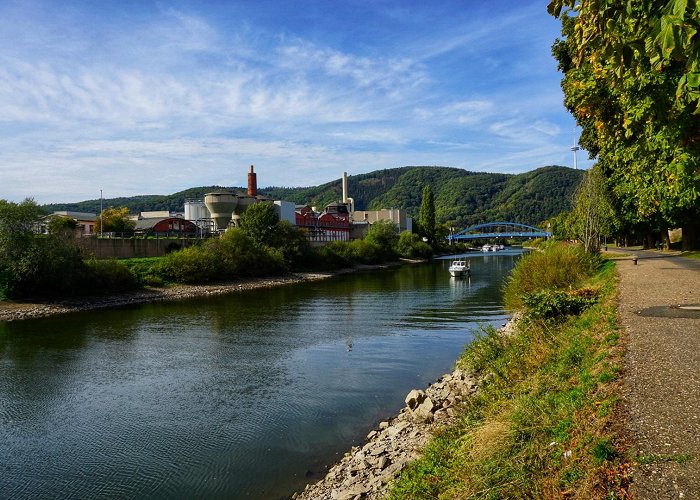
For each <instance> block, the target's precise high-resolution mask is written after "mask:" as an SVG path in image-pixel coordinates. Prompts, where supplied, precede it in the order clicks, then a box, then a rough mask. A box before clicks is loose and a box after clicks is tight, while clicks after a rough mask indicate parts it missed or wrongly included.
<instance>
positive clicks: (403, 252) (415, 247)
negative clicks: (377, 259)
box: [395, 231, 433, 259]
mask: <svg viewBox="0 0 700 500" xmlns="http://www.w3.org/2000/svg"><path fill="white" fill-rule="evenodd" d="M395 251H396V253H397V254H399V255H400V256H401V257H405V258H407V259H415V258H423V259H427V258H430V257H432V255H433V248H432V247H431V246H430V245H428V244H427V243H426V242H425V241H423V240H422V239H421V237H420V236H418V235H417V234H414V233H411V232H409V231H404V232H402V233H401V234H400V235H399V239H398V241H397V242H396V247H395Z"/></svg>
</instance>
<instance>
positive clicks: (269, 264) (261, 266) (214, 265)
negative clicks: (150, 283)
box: [158, 228, 285, 283]
mask: <svg viewBox="0 0 700 500" xmlns="http://www.w3.org/2000/svg"><path fill="white" fill-rule="evenodd" d="M284 267H285V266H284V255H283V253H282V251H281V250H279V249H273V248H269V247H266V246H264V245H263V246H260V245H258V244H257V243H256V242H255V241H253V239H251V238H250V236H248V235H247V234H246V233H245V232H243V231H242V230H240V229H237V228H236V229H230V230H228V231H226V233H224V235H223V236H222V237H221V238H215V239H211V240H208V241H206V242H205V243H204V244H203V245H201V246H193V247H188V248H185V249H182V250H179V251H176V252H172V253H169V254H167V255H166V256H165V257H163V260H162V261H161V264H160V265H159V273H158V274H159V276H160V277H161V278H162V279H165V280H169V281H176V282H179V283H206V282H211V281H219V280H223V279H229V278H236V277H241V276H269V275H272V274H279V273H281V272H283V271H284Z"/></svg>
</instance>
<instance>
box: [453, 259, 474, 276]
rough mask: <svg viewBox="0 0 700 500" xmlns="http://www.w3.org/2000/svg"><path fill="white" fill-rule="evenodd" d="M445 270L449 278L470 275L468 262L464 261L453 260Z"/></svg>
mask: <svg viewBox="0 0 700 500" xmlns="http://www.w3.org/2000/svg"><path fill="white" fill-rule="evenodd" d="M447 270H448V271H449V272H450V276H453V277H455V278H459V277H461V276H471V275H472V271H471V268H470V266H469V262H467V261H464V260H453V261H452V263H451V264H450V267H448V268H447Z"/></svg>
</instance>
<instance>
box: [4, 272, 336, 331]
mask: <svg viewBox="0 0 700 500" xmlns="http://www.w3.org/2000/svg"><path fill="white" fill-rule="evenodd" d="M333 274H334V273H302V274H290V275H286V276H278V277H274V278H248V279H242V280H238V281H232V282H227V283H219V284H209V285H176V286H171V287H163V288H149V289H146V290H139V291H136V292H129V293H122V294H117V295H105V296H92V297H81V298H74V299H67V300H60V301H58V300H57V301H51V302H44V303H38V302H34V303H26V302H0V321H18V320H23V319H29V318H41V317H45V316H54V315H56V314H66V313H73V312H81V311H89V310H92V309H104V308H110V307H122V306H127V305H132V304H145V303H149V302H163V301H170V300H184V299H192V298H196V297H210V296H214V295H224V294H229V293H234V292H238V291H243V290H253V289H256V288H271V287H275V286H280V285H286V284H291V283H301V282H304V281H315V280H320V279H324V278H328V277H330V276H333Z"/></svg>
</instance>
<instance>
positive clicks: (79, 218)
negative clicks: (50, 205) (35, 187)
mask: <svg viewBox="0 0 700 500" xmlns="http://www.w3.org/2000/svg"><path fill="white" fill-rule="evenodd" d="M56 217H63V218H67V219H73V220H74V221H76V222H77V223H78V233H79V234H80V236H91V235H93V234H95V221H96V220H97V214H93V213H90V212H73V211H70V210H58V211H56V212H53V213H52V214H50V215H47V216H46V217H44V221H43V222H42V223H41V224H40V226H39V232H40V233H43V234H46V233H48V223H49V221H50V219H52V218H56Z"/></svg>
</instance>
